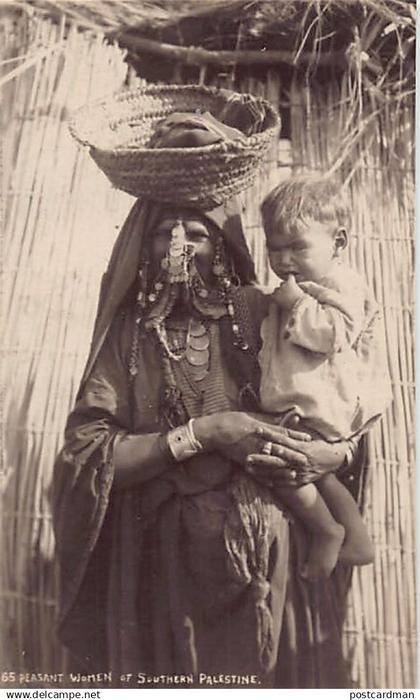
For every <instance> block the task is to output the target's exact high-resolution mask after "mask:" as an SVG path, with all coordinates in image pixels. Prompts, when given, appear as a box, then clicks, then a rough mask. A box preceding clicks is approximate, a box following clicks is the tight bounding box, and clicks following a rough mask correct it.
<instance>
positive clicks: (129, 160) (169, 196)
mask: <svg viewBox="0 0 420 700" xmlns="http://www.w3.org/2000/svg"><path fill="white" fill-rule="evenodd" d="M252 99H254V100H256V101H257V102H258V104H259V106H260V107H261V108H262V109H263V112H264V119H263V122H262V126H261V132H260V133H256V134H253V135H252V136H244V137H243V138H242V139H237V140H232V141H224V142H221V143H216V144H211V145H207V146H200V147H197V148H156V149H153V148H148V147H147V144H148V143H149V141H150V139H151V137H152V135H153V133H154V131H155V128H156V125H157V124H158V123H159V122H160V121H162V119H164V118H166V117H167V116H168V115H169V114H171V113H173V112H197V111H200V112H205V111H208V112H210V113H211V114H212V115H213V116H214V117H216V118H218V115H219V114H220V113H221V111H222V109H223V107H224V106H225V105H226V103H227V101H228V98H227V94H226V93H225V92H221V91H220V90H217V89H215V88H206V87H202V86H196V85H175V86H172V85H171V86H168V85H165V86H157V85H154V86H148V87H146V88H141V89H139V90H136V91H133V92H123V93H120V94H118V95H116V96H114V97H113V98H112V99H108V100H105V101H102V102H99V103H96V104H92V105H88V106H86V107H83V108H82V109H81V110H79V111H78V112H77V113H76V114H75V115H74V117H73V119H72V121H71V123H70V125H69V126H70V131H71V133H72V135H73V136H74V138H75V139H76V140H77V141H79V143H81V144H83V145H84V146H88V147H89V150H90V154H91V156H92V158H93V160H94V161H95V163H96V164H97V165H98V166H99V168H100V169H101V170H102V171H103V172H104V173H105V175H106V176H107V177H108V179H109V180H110V181H111V183H112V184H113V186H114V187H116V188H118V189H120V190H123V191H124V192H128V193H129V194H131V195H134V196H135V197H141V196H144V197H149V198H150V199H153V200H157V201H159V202H173V203H177V204H181V205H189V206H191V205H192V206H197V207H200V208H202V209H211V208H212V207H215V206H217V205H219V204H222V203H223V202H225V201H226V200H228V199H229V198H230V197H232V196H233V195H235V194H238V193H239V192H242V191H243V190H245V189H246V188H247V187H249V186H250V185H251V184H252V182H253V180H254V178H255V175H256V173H257V171H258V168H259V167H260V166H261V165H262V163H263V161H264V156H265V154H266V152H267V150H268V148H269V146H270V142H271V140H272V139H273V137H274V136H275V134H276V133H277V131H278V129H279V126H280V119H279V116H278V114H277V112H276V111H275V109H274V108H273V107H272V105H270V103H269V102H267V101H266V100H263V99H262V98H258V97H253V98H252Z"/></svg>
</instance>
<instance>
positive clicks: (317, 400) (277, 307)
mask: <svg viewBox="0 0 420 700" xmlns="http://www.w3.org/2000/svg"><path fill="white" fill-rule="evenodd" d="M262 216H263V225H264V231H265V234H266V240H267V249H268V255H269V260H270V265H271V267H272V269H273V271H274V272H275V273H276V274H277V275H278V276H279V277H280V278H281V279H282V280H283V282H282V283H281V285H280V286H279V287H278V288H277V289H276V290H275V291H274V293H273V295H272V303H271V304H270V309H269V314H268V316H267V318H266V319H265V320H264V323H263V326H262V331H261V334H262V339H263V346H262V349H261V352H260V356H259V359H260V364H261V372H262V376H261V387H260V393H261V403H262V407H263V409H264V410H265V411H267V412H270V413H275V414H287V413H288V412H290V411H292V412H293V411H294V412H295V413H296V414H297V415H298V416H299V417H300V426H301V429H302V430H304V431H305V432H309V433H310V434H312V435H313V436H314V437H316V436H317V435H318V436H321V437H322V438H324V439H325V440H328V441H340V440H343V439H348V438H350V437H352V436H354V435H356V436H360V435H361V434H362V433H363V432H365V431H366V430H367V429H368V428H369V427H370V426H371V425H372V423H373V422H374V421H375V420H377V419H378V418H379V416H380V414H381V413H382V412H383V410H384V408H385V406H386V405H387V403H388V402H389V399H390V388H389V377H388V372H387V369H386V367H384V359H385V358H384V351H383V348H382V347H381V342H380V340H381V335H380V333H379V328H378V325H379V324H378V310H377V305H376V303H375V301H374V298H373V294H372V292H371V291H370V290H369V289H368V287H367V286H366V283H365V281H364V280H363V279H362V277H361V276H360V275H359V274H358V273H356V272H355V271H354V270H352V269H350V267H348V266H347V265H346V264H345V263H344V262H343V260H342V253H343V251H344V249H345V248H346V246H347V237H348V226H349V218H350V217H349V211H348V208H347V207H346V205H345V203H344V201H343V200H342V198H341V196H340V193H339V191H338V189H337V188H336V187H335V186H334V185H333V184H332V183H331V182H329V181H327V180H325V179H323V178H320V177H293V178H290V179H289V180H287V181H286V182H284V183H282V184H280V185H279V186H277V187H276V188H275V189H274V190H272V192H271V193H270V194H269V195H268V196H267V197H266V199H265V200H264V202H263V204H262ZM280 495H281V498H282V500H284V502H285V503H286V504H287V505H288V506H289V507H290V509H291V510H292V512H294V513H295V514H296V515H297V516H298V517H300V518H301V519H302V521H303V522H304V524H306V525H307V526H308V527H309V528H310V530H311V533H312V543H311V548H310V552H309V557H308V561H307V564H306V566H305V568H304V571H303V572H302V573H303V575H304V576H307V577H308V578H317V577H319V576H329V575H330V573H331V572H332V570H333V568H334V567H335V565H336V563H337V560H338V558H339V557H340V560H342V561H345V562H346V563H351V564H368V563H370V562H371V561H372V559H373V550H372V545H371V542H370V539H369V536H368V534H367V531H366V528H365V526H364V523H363V521H362V518H361V515H360V513H359V511H358V508H357V505H356V503H355V501H354V500H353V498H352V497H351V495H350V493H349V492H348V491H347V489H346V488H345V487H344V486H343V485H342V484H340V482H339V481H338V480H337V479H336V478H335V476H334V475H333V474H327V475H325V476H323V477H322V478H320V479H319V480H318V482H317V485H316V486H315V485H314V484H308V485H305V486H302V487H299V488H294V489H292V488H286V489H283V488H282V489H280Z"/></svg>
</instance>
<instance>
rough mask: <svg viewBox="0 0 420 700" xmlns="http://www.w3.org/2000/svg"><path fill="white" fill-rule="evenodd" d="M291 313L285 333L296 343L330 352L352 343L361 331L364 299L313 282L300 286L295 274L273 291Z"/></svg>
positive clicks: (276, 299) (276, 298)
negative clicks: (348, 296) (348, 295)
mask: <svg viewBox="0 0 420 700" xmlns="http://www.w3.org/2000/svg"><path fill="white" fill-rule="evenodd" d="M273 299H274V301H275V302H276V303H277V305H278V306H280V307H281V308H282V309H283V310H285V311H286V312H287V313H288V320H287V323H286V329H285V335H286V337H287V338H289V340H290V341H291V342H292V343H294V344H295V345H299V346H301V347H303V348H306V349H307V350H311V351H312V352H318V353H324V354H327V355H330V354H332V353H335V352H339V351H340V350H342V349H343V348H345V347H348V346H351V345H353V343H354V342H355V341H356V339H357V338H358V336H359V335H360V332H361V330H362V319H363V299H362V296H361V294H360V292H359V290H354V294H353V296H352V298H351V299H348V298H346V296H345V295H343V294H341V293H340V292H338V291H336V290H332V289H328V288H327V287H323V286H322V285H319V284H316V283H314V282H305V283H301V285H297V284H296V281H295V279H294V277H293V276H290V277H289V279H288V280H287V282H284V283H283V284H282V285H281V286H280V287H279V288H278V289H277V290H276V291H275V292H274V294H273Z"/></svg>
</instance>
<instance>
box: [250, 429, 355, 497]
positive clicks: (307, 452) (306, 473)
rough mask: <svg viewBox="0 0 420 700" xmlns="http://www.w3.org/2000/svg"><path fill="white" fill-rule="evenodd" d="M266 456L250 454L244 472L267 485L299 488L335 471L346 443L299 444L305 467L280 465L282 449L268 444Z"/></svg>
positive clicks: (342, 455) (340, 462)
mask: <svg viewBox="0 0 420 700" xmlns="http://www.w3.org/2000/svg"><path fill="white" fill-rule="evenodd" d="M270 445H271V452H270V454H261V453H260V454H252V455H250V456H249V457H248V460H247V467H246V469H247V471H248V473H249V474H251V475H252V476H253V477H254V478H255V479H257V480H262V481H263V482H264V483H266V484H268V485H270V484H274V483H276V484H277V485H278V486H282V485H283V486H286V485H287V486H303V485H304V484H309V483H311V482H313V481H317V480H318V479H320V478H321V477H322V476H324V475H325V474H328V473H329V472H334V471H336V470H337V469H338V468H339V467H340V466H341V465H342V463H343V462H344V458H345V455H346V452H347V442H346V441H345V440H343V441H342V442H335V443H330V442H326V441H325V440H311V441H310V442H302V443H301V444H300V446H299V451H300V452H301V453H302V454H303V455H304V456H305V457H306V462H307V463H306V464H302V463H300V464H298V463H295V464H293V463H292V462H290V463H288V464H287V466H284V465H283V459H282V447H281V446H280V445H277V444H276V443H275V442H270Z"/></svg>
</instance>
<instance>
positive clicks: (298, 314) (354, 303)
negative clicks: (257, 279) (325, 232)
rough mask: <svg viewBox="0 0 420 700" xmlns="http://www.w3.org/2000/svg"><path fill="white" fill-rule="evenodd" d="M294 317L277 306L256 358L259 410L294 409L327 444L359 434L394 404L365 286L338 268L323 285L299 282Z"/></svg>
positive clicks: (372, 305)
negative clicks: (259, 372)
mask: <svg viewBox="0 0 420 700" xmlns="http://www.w3.org/2000/svg"><path fill="white" fill-rule="evenodd" d="M299 286H300V287H301V289H302V290H303V291H304V292H305V294H304V296H302V298H301V299H299V300H298V301H297V303H296V304H295V305H294V307H293V308H292V309H291V310H290V311H285V310H282V309H280V308H279V307H278V306H277V305H276V304H275V303H274V302H273V303H271V304H270V308H269V313H268V316H267V318H266V319H265V320H264V322H263V325H262V328H261V335H262V339H263V346H262V349H261V351H260V354H259V361H260V365H261V386H260V394H261V404H262V408H263V409H264V410H265V411H267V412H269V413H284V412H286V411H288V410H290V409H293V408H294V409H295V410H296V411H297V412H298V413H299V415H300V416H302V418H303V419H304V420H303V425H307V426H308V428H311V429H313V430H314V431H316V432H317V433H319V434H320V435H321V436H322V437H323V438H324V439H326V440H329V441H334V440H341V439H346V438H349V437H351V436H352V435H354V434H355V433H358V434H360V433H361V432H364V430H365V429H367V427H368V424H369V425H370V424H371V422H372V421H373V420H375V419H377V418H378V417H379V416H380V415H381V413H382V412H383V410H384V408H385V407H386V405H387V404H388V403H389V401H390V398H391V390H390V380H389V374H388V367H387V361H386V350H385V347H384V335H383V327H382V323H381V319H380V316H379V311H378V306H377V304H376V301H375V299H374V296H373V293H372V291H371V290H370V289H369V288H368V287H367V285H366V282H365V281H364V279H363V278H362V277H361V276H360V275H359V274H358V273H357V272H355V271H354V270H352V269H350V268H349V267H347V266H345V265H342V264H336V265H335V266H334V269H333V271H332V273H330V274H329V275H328V277H325V278H323V280H322V284H318V283H315V282H302V283H301V284H300V285H299Z"/></svg>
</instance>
